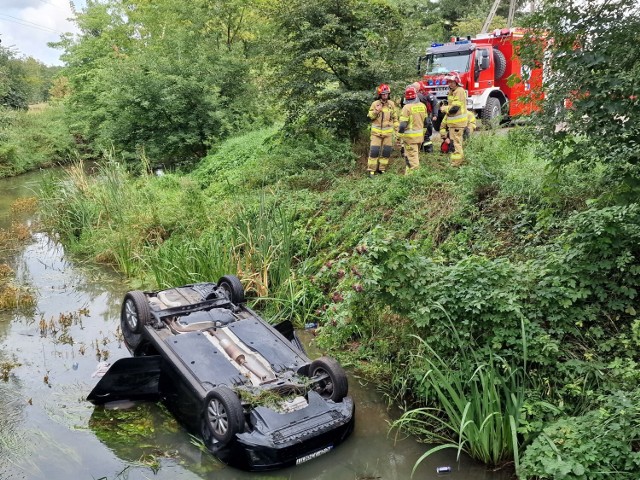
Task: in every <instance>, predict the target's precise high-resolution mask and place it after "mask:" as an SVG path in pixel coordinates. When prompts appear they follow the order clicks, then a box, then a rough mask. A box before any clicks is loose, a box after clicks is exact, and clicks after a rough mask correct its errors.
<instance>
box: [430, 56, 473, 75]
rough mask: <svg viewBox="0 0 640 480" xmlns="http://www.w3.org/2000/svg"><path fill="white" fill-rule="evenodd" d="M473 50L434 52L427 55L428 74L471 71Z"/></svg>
mask: <svg viewBox="0 0 640 480" xmlns="http://www.w3.org/2000/svg"><path fill="white" fill-rule="evenodd" d="M470 58H471V52H455V53H432V54H430V55H427V69H426V72H425V74H426V75H441V74H443V73H449V72H452V71H454V70H455V71H457V72H460V73H463V72H467V71H469V60H470Z"/></svg>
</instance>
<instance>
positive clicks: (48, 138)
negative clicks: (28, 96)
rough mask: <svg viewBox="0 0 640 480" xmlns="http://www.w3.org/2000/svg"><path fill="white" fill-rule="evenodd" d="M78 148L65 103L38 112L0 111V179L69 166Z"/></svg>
mask: <svg viewBox="0 0 640 480" xmlns="http://www.w3.org/2000/svg"><path fill="white" fill-rule="evenodd" d="M75 147H76V145H75V142H74V139H73V136H72V135H71V133H70V132H69V128H68V127H67V124H66V121H65V117H64V106H63V105H62V104H60V103H56V104H50V105H47V106H45V107H42V106H41V107H40V108H38V109H37V110H34V111H31V110H29V111H15V110H9V109H5V108H0V177H7V176H13V175H18V174H20V173H24V172H27V171H29V170H33V169H36V168H39V167H48V166H51V165H55V164H60V163H68V162H69V161H71V160H72V159H73V158H74V157H75Z"/></svg>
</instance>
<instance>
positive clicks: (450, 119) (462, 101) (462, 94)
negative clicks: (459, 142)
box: [440, 85, 469, 130]
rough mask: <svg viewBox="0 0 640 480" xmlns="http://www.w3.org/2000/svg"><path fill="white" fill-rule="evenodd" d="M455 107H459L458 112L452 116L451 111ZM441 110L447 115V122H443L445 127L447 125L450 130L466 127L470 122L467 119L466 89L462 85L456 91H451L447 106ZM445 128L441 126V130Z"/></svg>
mask: <svg viewBox="0 0 640 480" xmlns="http://www.w3.org/2000/svg"><path fill="white" fill-rule="evenodd" d="M453 107H458V109H457V112H456V113H455V114H453V115H450V114H449V110H451V109H452V108H453ZM441 110H442V111H443V112H444V113H446V114H447V115H446V116H445V120H443V121H442V122H443V124H444V125H447V126H448V127H449V128H464V127H466V126H467V122H468V121H469V120H468V118H467V92H466V91H465V89H464V88H462V87H461V86H460V85H458V86H457V87H456V88H455V89H454V90H451V89H449V94H448V95H447V105H445V106H443V107H441ZM443 128H446V127H443V125H440V130H442V129H443Z"/></svg>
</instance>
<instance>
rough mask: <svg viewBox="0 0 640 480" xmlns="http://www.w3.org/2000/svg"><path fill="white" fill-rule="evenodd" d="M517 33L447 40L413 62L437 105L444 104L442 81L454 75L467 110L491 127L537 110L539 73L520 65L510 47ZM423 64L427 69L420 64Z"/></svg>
mask: <svg viewBox="0 0 640 480" xmlns="http://www.w3.org/2000/svg"><path fill="white" fill-rule="evenodd" d="M523 36H524V30H523V29H520V28H503V29H497V30H494V31H493V32H490V33H486V34H480V35H478V36H476V37H474V38H471V37H467V38H465V39H460V38H452V39H451V40H452V41H451V42H449V43H433V44H431V46H430V47H429V48H427V52H426V55H425V56H422V57H419V58H418V71H419V73H420V74H421V75H422V74H424V79H423V80H424V82H425V83H426V86H427V88H428V89H429V90H431V91H432V92H434V93H435V94H436V96H437V97H438V99H439V100H444V101H445V102H446V99H447V90H448V87H447V83H446V82H445V81H444V76H445V75H446V74H447V73H449V72H451V71H456V72H458V73H459V74H460V78H461V80H462V84H463V85H462V86H463V87H464V89H465V90H466V91H467V94H468V96H467V108H468V109H471V110H473V111H474V112H475V113H476V114H477V115H479V116H480V118H481V119H482V121H483V122H484V123H491V122H492V121H493V120H494V119H496V117H498V116H499V115H500V114H502V115H503V117H515V116H518V115H526V114H529V113H531V112H532V111H533V110H537V109H538V106H537V103H538V102H537V100H539V99H540V95H541V85H542V68H541V67H540V66H534V67H533V68H532V67H530V66H526V65H523V64H522V63H521V62H520V59H519V58H518V55H517V47H516V46H515V45H514V41H515V40H518V39H521V38H523ZM425 61H426V68H425V67H424V66H423V62H425Z"/></svg>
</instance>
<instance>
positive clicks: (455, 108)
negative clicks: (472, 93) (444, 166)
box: [440, 72, 469, 167]
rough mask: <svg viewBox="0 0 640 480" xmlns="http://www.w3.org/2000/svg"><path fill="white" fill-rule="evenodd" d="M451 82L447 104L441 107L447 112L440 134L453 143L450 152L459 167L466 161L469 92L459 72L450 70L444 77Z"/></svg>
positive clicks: (453, 163)
mask: <svg viewBox="0 0 640 480" xmlns="http://www.w3.org/2000/svg"><path fill="white" fill-rule="evenodd" d="M444 79H445V80H446V81H447V83H448V84H449V93H448V94H447V105H444V106H442V107H440V109H441V110H442V111H443V112H444V113H445V117H444V119H443V120H442V123H441V124H440V135H441V136H442V138H443V139H444V140H445V141H447V140H446V139H447V138H448V139H449V141H450V142H451V143H453V152H452V153H450V157H449V158H450V159H451V165H453V166H455V167H457V166H459V165H461V164H462V162H463V161H464V152H463V150H462V137H463V135H464V129H465V128H466V127H467V124H468V122H469V119H468V116H467V92H466V91H465V89H464V88H463V87H462V81H461V79H460V75H459V74H458V73H457V72H450V73H449V74H448V75H446V76H445V77H444Z"/></svg>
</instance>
